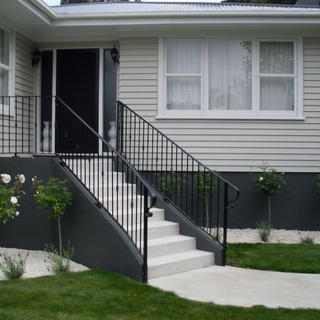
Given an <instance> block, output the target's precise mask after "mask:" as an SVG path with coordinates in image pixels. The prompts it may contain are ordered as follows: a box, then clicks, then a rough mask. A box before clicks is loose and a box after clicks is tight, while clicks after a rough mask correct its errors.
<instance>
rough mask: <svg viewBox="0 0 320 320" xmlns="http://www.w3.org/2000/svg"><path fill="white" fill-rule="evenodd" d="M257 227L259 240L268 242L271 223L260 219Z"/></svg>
mask: <svg viewBox="0 0 320 320" xmlns="http://www.w3.org/2000/svg"><path fill="white" fill-rule="evenodd" d="M257 227H258V229H259V236H260V239H261V241H263V242H268V241H269V237H270V233H271V229H272V225H271V224H270V223H268V221H261V222H259V223H258V225H257Z"/></svg>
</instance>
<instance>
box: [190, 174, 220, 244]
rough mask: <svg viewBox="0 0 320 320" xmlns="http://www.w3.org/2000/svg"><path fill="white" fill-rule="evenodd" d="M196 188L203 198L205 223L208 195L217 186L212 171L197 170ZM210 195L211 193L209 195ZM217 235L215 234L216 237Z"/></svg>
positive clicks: (215, 177)
mask: <svg viewBox="0 0 320 320" xmlns="http://www.w3.org/2000/svg"><path fill="white" fill-rule="evenodd" d="M196 184H197V186H196V188H197V190H198V193H199V194H200V195H202V196H203V197H204V198H205V208H204V210H205V213H206V219H207V224H208V223H209V196H210V194H212V191H213V190H215V189H217V187H218V178H217V176H215V175H214V174H213V173H212V172H205V171H199V172H197V179H196ZM211 196H212V195H211ZM218 236H219V235H217V238H218Z"/></svg>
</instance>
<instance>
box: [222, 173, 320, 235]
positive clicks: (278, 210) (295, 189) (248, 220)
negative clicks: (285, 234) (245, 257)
mask: <svg viewBox="0 0 320 320" xmlns="http://www.w3.org/2000/svg"><path fill="white" fill-rule="evenodd" d="M223 176H224V177H225V178H226V179H228V180H229V181H231V182H232V183H233V184H234V185H236V186H237V187H238V188H239V189H240V198H239V200H238V202H237V203H235V206H234V209H232V210H230V212H229V227H231V228H254V227H256V225H257V223H258V222H259V221H262V220H267V217H268V203H267V199H266V197H265V196H264V195H263V193H262V192H261V191H259V190H258V189H257V187H256V185H255V184H254V183H253V182H252V180H251V176H250V175H249V174H248V173H239V172H233V173H223ZM284 177H285V179H286V181H287V184H286V185H284V186H283V187H282V189H281V192H280V193H279V194H274V195H273V196H272V204H271V205H272V221H271V223H272V225H273V227H274V228H276V229H282V228H283V229H298V230H320V214H319V208H320V194H319V193H317V189H316V174H314V173H286V174H285V175H284Z"/></svg>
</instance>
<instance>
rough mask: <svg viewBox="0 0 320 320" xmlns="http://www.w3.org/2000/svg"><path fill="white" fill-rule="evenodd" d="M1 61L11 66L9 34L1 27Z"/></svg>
mask: <svg viewBox="0 0 320 320" xmlns="http://www.w3.org/2000/svg"><path fill="white" fill-rule="evenodd" d="M0 63H2V64H5V65H6V66H9V35H8V33H7V32H5V31H3V30H1V29H0Z"/></svg>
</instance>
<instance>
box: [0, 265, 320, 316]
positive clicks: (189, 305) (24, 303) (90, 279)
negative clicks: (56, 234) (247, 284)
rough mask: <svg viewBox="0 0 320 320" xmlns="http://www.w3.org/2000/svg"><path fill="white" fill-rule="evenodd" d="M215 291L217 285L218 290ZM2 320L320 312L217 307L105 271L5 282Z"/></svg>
mask: <svg viewBox="0 0 320 320" xmlns="http://www.w3.org/2000/svg"><path fill="white" fill-rule="evenodd" d="M213 285H214V284H213ZM0 319H1V320H9V319H10V320H13V319H14V320H35V319H46V320H53V319H54V320H104V319H108V320H109V319H110V320H111V319H112V320H138V319H139V320H169V319H170V320H180V319H184V320H197V319H201V320H206V319H208V320H209V319H210V320H215V319H219V320H224V319H228V320H269V319H272V320H280V319H281V320H289V319H290V320H296V319H297V320H298V319H299V320H301V319H303V320H311V319H312V320H313V319H320V310H289V309H267V308H264V307H262V306H256V307H253V308H240V307H229V306H228V307H227V306H217V305H214V304H210V303H201V302H193V301H189V300H186V299H182V298H178V297H177V296H176V295H174V294H173V293H168V292H164V291H161V290H158V289H156V288H153V287H150V286H148V285H145V284H142V283H138V282H136V281H133V280H130V279H127V278H124V277H122V276H120V275H117V274H113V273H107V272H104V271H97V270H91V271H86V272H82V273H66V274H59V275H56V276H51V277H42V278H36V279H26V280H12V281H0Z"/></svg>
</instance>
